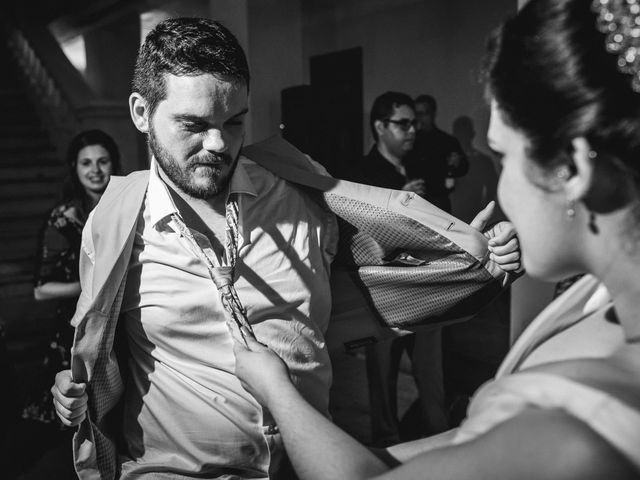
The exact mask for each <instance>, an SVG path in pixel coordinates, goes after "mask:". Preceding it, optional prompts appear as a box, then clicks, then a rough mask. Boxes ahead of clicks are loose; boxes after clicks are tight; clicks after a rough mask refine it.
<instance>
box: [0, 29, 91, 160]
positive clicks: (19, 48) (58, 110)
mask: <svg viewBox="0 0 640 480" xmlns="http://www.w3.org/2000/svg"><path fill="white" fill-rule="evenodd" d="M4 27H5V29H6V31H7V34H8V45H9V50H10V52H11V53H12V55H13V56H14V59H15V62H16V64H17V66H18V67H19V69H20V71H21V73H22V76H23V78H24V80H25V81H26V82H27V83H28V85H29V88H28V89H27V90H28V92H29V95H30V97H31V100H32V101H33V104H34V106H35V107H36V110H37V112H38V115H39V116H40V117H41V120H42V121H43V123H44V125H45V126H46V127H47V129H48V130H49V132H50V135H51V141H52V142H53V143H54V145H55V146H56V147H57V150H58V152H59V154H60V155H61V157H60V158H64V154H65V152H66V148H67V145H68V143H69V141H70V140H71V138H72V137H73V135H75V134H76V133H77V132H78V131H79V130H80V125H81V123H80V121H79V119H78V117H77V116H76V114H75V111H74V108H73V107H72V105H71V103H70V101H69V99H68V98H66V96H65V95H64V94H63V93H62V90H61V88H60V87H59V86H58V84H57V83H56V81H55V80H54V79H53V77H52V76H51V75H50V74H49V72H48V70H47V68H46V67H45V65H44V64H43V62H42V61H41V59H40V57H39V56H38V54H37V53H36V50H35V49H34V48H33V46H32V45H31V42H30V41H29V40H28V39H27V37H26V36H25V35H24V33H23V32H22V31H20V30H19V29H17V28H15V27H13V26H9V25H6V24H5V25H4ZM43 28H44V27H43Z"/></svg>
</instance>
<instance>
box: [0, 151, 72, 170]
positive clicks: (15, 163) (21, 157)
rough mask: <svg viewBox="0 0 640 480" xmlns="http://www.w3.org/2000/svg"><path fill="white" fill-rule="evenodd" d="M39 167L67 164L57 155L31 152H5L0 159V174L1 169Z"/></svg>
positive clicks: (62, 166) (60, 166)
mask: <svg viewBox="0 0 640 480" xmlns="http://www.w3.org/2000/svg"><path fill="white" fill-rule="evenodd" d="M12 167H17V168H21V169H22V168H40V167H47V168H48V167H57V168H64V169H65V170H66V169H67V166H66V165H65V164H64V163H63V162H62V161H61V160H60V159H59V158H58V155H56V154H51V152H47V153H33V152H24V153H21V152H13V153H5V154H4V155H2V157H1V159H0V175H2V170H3V169H7V168H12Z"/></svg>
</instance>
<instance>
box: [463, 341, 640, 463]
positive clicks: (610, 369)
mask: <svg viewBox="0 0 640 480" xmlns="http://www.w3.org/2000/svg"><path fill="white" fill-rule="evenodd" d="M629 348H630V349H631V351H630V352H623V353H624V354H623V355H614V356H612V357H609V358H606V359H583V360H573V361H564V362H557V363H556V364H548V365H541V366H538V367H536V368H532V369H528V370H524V371H521V372H519V373H516V374H513V375H507V376H505V377H502V378H500V379H499V380H496V381H494V382H491V383H489V384H486V385H485V386H484V387H482V388H481V389H480V390H479V391H478V393H477V394H476V396H475V397H474V399H473V401H472V403H471V405H470V407H469V417H468V419H467V420H466V421H465V423H463V425H462V426H461V428H460V430H459V432H458V435H457V437H456V439H454V442H456V443H461V442H465V441H468V440H472V439H474V438H477V437H478V436H480V435H482V434H484V433H487V432H489V431H490V430H492V429H493V428H495V427H496V426H498V425H502V424H504V423H506V422H511V421H513V420H515V419H516V418H518V417H519V416H521V415H525V414H527V412H530V411H532V410H534V411H536V412H538V414H539V415H542V416H543V417H544V416H545V415H546V414H549V415H552V414H553V415H556V414H557V412H560V414H561V416H564V417H563V418H566V420H567V423H568V424H572V425H574V426H575V425H577V424H579V425H583V426H585V427H586V428H588V429H589V430H590V431H592V432H594V433H595V434H596V435H597V436H598V438H599V439H600V440H603V441H605V442H606V443H607V444H608V445H609V446H611V447H612V448H613V449H614V450H615V451H617V452H618V453H619V454H622V455H623V456H624V457H625V458H627V459H628V460H629V461H630V462H631V463H632V464H634V465H635V467H636V468H637V469H638V470H640V450H638V448H637V445H640V373H639V372H640V370H639V369H637V368H636V367H637V364H636V362H638V361H640V349H639V348H638V347H637V346H636V347H633V346H630V347H629ZM553 412H555V413H553ZM576 422H577V424H576ZM567 428H569V427H567ZM573 430H575V429H573ZM596 443H597V442H596ZM594 448H597V445H595V446H594Z"/></svg>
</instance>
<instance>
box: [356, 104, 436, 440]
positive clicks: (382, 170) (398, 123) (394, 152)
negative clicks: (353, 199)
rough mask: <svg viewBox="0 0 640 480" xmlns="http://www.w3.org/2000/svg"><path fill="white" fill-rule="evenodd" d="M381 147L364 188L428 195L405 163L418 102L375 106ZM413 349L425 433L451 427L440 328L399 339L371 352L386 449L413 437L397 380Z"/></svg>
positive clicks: (370, 376) (375, 405) (377, 433)
mask: <svg viewBox="0 0 640 480" xmlns="http://www.w3.org/2000/svg"><path fill="white" fill-rule="evenodd" d="M369 123H370V126H371V133H372V134H373V138H374V140H375V142H376V143H375V144H374V145H373V147H372V148H371V150H370V151H369V153H368V154H367V155H366V156H365V157H364V159H363V162H362V164H361V168H360V175H359V178H357V179H355V180H356V181H359V182H361V183H366V184H368V185H374V186H377V187H385V188H393V189H396V190H407V191H411V192H415V193H416V194H417V195H420V196H425V193H427V190H426V188H425V180H424V179H423V178H412V177H411V176H408V175H407V171H406V170H405V164H404V160H405V159H406V157H407V154H408V153H409V152H411V150H412V149H413V145H414V140H415V135H416V123H417V122H416V117H415V113H414V110H413V100H412V99H411V97H410V96H409V95H406V94H404V93H399V92H386V93H384V94H382V95H380V96H379V97H378V98H376V99H375V101H374V102H373V106H372V107H371V115H370V119H369ZM405 350H407V353H408V354H409V357H410V359H411V363H412V370H413V376H414V379H415V382H416V386H417V387H418V393H419V396H420V420H421V422H420V423H421V424H422V425H420V426H419V427H417V429H418V430H420V431H421V432H422V433H423V434H425V435H426V434H434V433H438V432H441V431H444V430H446V429H447V427H448V422H447V418H446V414H445V411H444V386H443V379H442V353H441V350H440V329H439V328H438V329H434V330H433V331H422V332H420V333H418V334H414V335H407V336H404V337H398V338H396V339H394V340H391V341H386V342H381V343H378V344H375V345H370V346H368V347H366V354H367V380H368V384H369V404H370V415H371V430H372V432H371V433H372V443H373V444H374V445H375V446H379V447H383V446H388V445H392V444H395V443H398V442H399V441H401V440H407V439H409V438H407V437H404V436H403V435H402V434H401V432H400V424H399V421H398V412H397V391H396V388H397V379H398V369H399V366H400V358H401V356H402V353H403V352H404V351H405Z"/></svg>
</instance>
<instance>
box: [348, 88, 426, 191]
mask: <svg viewBox="0 0 640 480" xmlns="http://www.w3.org/2000/svg"><path fill="white" fill-rule="evenodd" d="M370 126H371V133H372V135H373V139H374V141H375V144H374V145H373V147H372V148H371V150H370V151H369V153H368V154H367V155H366V156H365V157H364V160H363V163H362V166H361V178H359V179H358V180H359V181H360V182H361V183H366V184H368V185H374V186H376V187H385V188H393V189H396V190H407V191H410V192H415V193H416V194H418V195H420V196H424V195H425V194H426V188H425V182H424V180H423V179H422V178H418V179H412V178H409V177H408V176H407V172H406V170H405V166H404V159H405V157H406V156H407V154H408V153H409V152H410V151H411V150H412V149H413V144H414V142H415V138H416V128H417V120H416V115H415V113H414V110H413V100H412V99H411V97H410V96H409V95H406V94H404V93H400V92H386V93H384V94H382V95H380V96H379V97H378V98H376V99H375V101H374V102H373V106H372V107H371V115H370Z"/></svg>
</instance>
